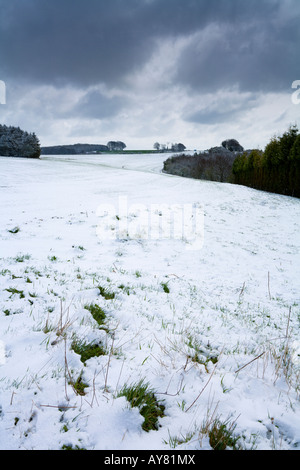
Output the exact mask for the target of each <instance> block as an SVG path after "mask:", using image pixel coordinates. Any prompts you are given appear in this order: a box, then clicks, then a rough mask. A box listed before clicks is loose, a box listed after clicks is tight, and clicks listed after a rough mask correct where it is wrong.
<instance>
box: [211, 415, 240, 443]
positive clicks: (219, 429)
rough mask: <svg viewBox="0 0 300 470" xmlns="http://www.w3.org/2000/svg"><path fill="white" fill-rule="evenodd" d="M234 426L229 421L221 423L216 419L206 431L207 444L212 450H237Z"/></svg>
mask: <svg viewBox="0 0 300 470" xmlns="http://www.w3.org/2000/svg"><path fill="white" fill-rule="evenodd" d="M235 427H236V424H230V423H229V421H225V422H223V423H222V422H221V421H220V420H219V419H218V418H216V419H215V420H214V421H213V422H212V423H211V425H210V428H209V430H208V437H209V444H210V446H211V447H212V448H213V449H214V450H225V449H227V447H229V448H231V449H233V450H238V448H239V447H238V446H237V442H238V440H239V437H238V436H235V435H234V430H235Z"/></svg>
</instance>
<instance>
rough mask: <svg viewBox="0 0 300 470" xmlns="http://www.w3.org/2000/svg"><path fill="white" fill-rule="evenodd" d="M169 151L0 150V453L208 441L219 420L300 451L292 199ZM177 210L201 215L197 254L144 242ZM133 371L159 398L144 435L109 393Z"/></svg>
mask: <svg viewBox="0 0 300 470" xmlns="http://www.w3.org/2000/svg"><path fill="white" fill-rule="evenodd" d="M165 158H166V156H165V155H147V156H141V155H101V156H61V157H50V156H49V157H46V156H44V157H42V158H41V159H40V160H25V159H16V158H4V157H2V158H0V216H1V225H0V240H1V244H0V449H35V450H37V449H62V448H84V449H110V450H129V449H143V450H146V449H150V450H152V449H157V450H158V449H159V450H169V449H176V450H201V449H204V450H206V449H211V448H212V447H211V440H210V436H211V432H210V431H212V428H213V427H214V425H215V426H216V425H217V424H218V425H220V424H222V425H223V429H224V428H225V427H226V430H227V431H228V434H229V433H231V435H232V436H234V437H235V438H236V447H239V448H241V449H258V450H261V449H267V450H268V449H276V450H285V449H295V450H299V449H300V402H299V393H300V337H299V327H300V291H299V279H300V258H299V248H300V246H299V245H300V201H299V200H298V199H293V198H289V197H284V196H280V195H274V194H267V193H263V192H260V191H255V190H251V189H249V188H245V187H239V186H233V185H229V184H219V183H213V182H208V181H195V180H188V179H183V178H180V177H175V176H170V175H165V174H162V173H161V168H162V163H163V161H164V160H165ZM120 201H123V203H124V201H126V203H127V208H128V213H126V212H125V211H124V210H123V209H124V208H123V209H122V207H120ZM155 204H158V205H162V206H161V207H162V210H160V209H159V208H158V206H153V205H155ZM175 204H177V207H179V208H180V207H183V206H184V207H185V208H186V211H187V210H188V209H187V208H188V207H189V208H191V207H193V208H194V209H195V208H197V209H198V211H199V213H200V212H202V213H203V216H204V222H203V220H202V219H201V217H199V220H198V226H197V229H199V240H200V243H199V246H198V248H197V246H193V244H192V242H193V240H191V237H189V236H185V235H184V234H183V236H182V237H180V236H176V237H173V238H172V237H171V236H170V237H167V236H164V237H159V236H157V237H155V236H151V237H149V236H148V237H147V233H146V235H145V229H147V224H149V220H152V219H150V214H152V213H154V216H155V217H156V220H159V218H161V220H164V221H166V217H165V213H164V212H163V208H164V207H167V208H168V207H169V208H170V211H169V213H168V214H169V215H170V212H172V211H173V212H174V213H175V209H174V208H175ZM108 205H110V206H108ZM163 205H166V206H163ZM152 206H153V207H154V209H153V207H152ZM109 207H112V208H113V207H115V212H114V211H110V210H109ZM105 208H108V210H105ZM167 211H168V210H167ZM148 216H149V218H148ZM177 216H179V213H177ZM167 222H168V223H169V222H170V221H168V220H167ZM168 226H170V223H169V225H168ZM148 228H149V227H148ZM121 229H122V230H121ZM146 232H147V230H146ZM165 235H166V233H165ZM177 235H178V233H177ZM201 237H203V238H201ZM104 293H110V294H114V295H110V296H105V295H104ZM107 297H112V298H107ZM91 304H97V305H98V306H99V307H101V309H102V310H103V311H104V312H105V322H104V325H102V326H99V322H97V321H96V320H95V318H94V317H93V316H92V314H91V311H90V310H89V309H88V308H87V306H88V305H91ZM76 342H77V344H79V343H80V344H94V345H95V344H96V345H100V344H101V346H102V348H103V351H104V353H103V354H102V355H100V356H98V357H96V356H94V357H91V358H90V359H88V360H86V361H85V363H84V362H83V360H82V358H81V356H80V354H78V352H75V350H74V349H75V348H74V344H76ZM142 379H144V381H145V383H149V387H150V388H151V389H152V391H153V392H154V394H155V397H156V399H157V402H158V403H160V404H163V405H164V416H162V417H160V418H159V427H158V429H157V430H151V431H149V432H146V431H144V430H143V429H142V424H143V417H142V415H141V414H140V412H139V409H138V408H137V407H131V406H130V404H129V402H128V400H126V398H125V397H124V396H118V393H119V392H120V391H121V390H122V388H123V387H124V385H127V386H131V385H134V384H137V383H138V382H139V381H140V380H142ZM79 384H84V385H85V388H84V390H83V391H82V389H81V390H79ZM237 438H238V439H237Z"/></svg>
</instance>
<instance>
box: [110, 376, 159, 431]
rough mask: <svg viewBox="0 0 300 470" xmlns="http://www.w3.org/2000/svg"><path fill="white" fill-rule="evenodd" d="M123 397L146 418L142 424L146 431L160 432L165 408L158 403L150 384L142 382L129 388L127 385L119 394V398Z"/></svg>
mask: <svg viewBox="0 0 300 470" xmlns="http://www.w3.org/2000/svg"><path fill="white" fill-rule="evenodd" d="M122 396H124V397H126V399H127V400H128V402H129V403H130V405H131V407H137V408H138V409H139V412H140V414H141V415H142V416H143V418H144V422H143V424H142V428H143V430H144V431H146V432H148V431H151V430H158V418H160V417H163V416H164V410H165V407H164V405H162V404H159V403H158V401H157V399H156V397H155V394H154V392H153V390H152V389H150V388H149V384H148V383H144V381H143V380H141V381H140V382H138V383H137V384H134V385H131V386H129V387H128V386H127V385H125V386H124V387H123V388H122V389H121V390H120V392H119V393H118V397H122Z"/></svg>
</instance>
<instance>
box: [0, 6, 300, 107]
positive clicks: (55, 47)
mask: <svg viewBox="0 0 300 470" xmlns="http://www.w3.org/2000/svg"><path fill="white" fill-rule="evenodd" d="M298 7H299V0H286V1H285V0H280V1H279V0H249V1H247V2H245V1H241V0H109V1H108V0H59V1H58V0H51V1H49V0H26V1H24V0H0V8H1V18H0V61H1V77H0V78H1V79H4V80H8V79H11V80H12V79H13V80H23V81H27V82H28V81H30V82H32V83H33V84H34V83H42V84H56V85H59V84H62V85H65V84H69V83H71V84H74V85H76V86H79V87H83V86H90V85H94V84H97V83H105V84H106V85H109V86H117V85H118V86H120V85H121V84H122V83H123V79H124V78H125V77H126V76H128V75H129V74H130V73H133V72H136V71H137V70H139V69H140V68H141V67H142V66H143V65H145V64H146V63H147V61H148V60H149V59H150V57H151V56H152V54H153V53H154V52H155V48H156V47H157V44H159V41H163V40H164V39H166V38H168V39H170V38H173V37H174V38H175V37H187V38H188V37H191V40H190V41H187V44H186V46H185V47H184V48H183V50H182V53H181V55H180V58H179V61H178V63H177V72H176V73H175V74H174V75H173V77H174V80H175V81H176V82H178V83H179V84H181V85H183V86H188V87H190V88H191V89H196V90H197V91H213V90H214V89H216V88H219V87H226V86H227V87H228V86H230V85H238V86H239V87H240V88H241V89H243V90H256V89H260V90H261V89H268V90H269V91H272V90H279V89H282V88H284V87H287V86H290V82H291V81H293V80H294V79H297V78H298V75H299V60H298V56H299V50H300V49H299V47H300V46H299V44H300V28H299V19H300V18H299V8H298ZM204 33H205V34H204ZM193 35H194V36H193ZM110 104H111V103H110Z"/></svg>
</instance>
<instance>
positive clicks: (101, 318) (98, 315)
mask: <svg viewBox="0 0 300 470" xmlns="http://www.w3.org/2000/svg"><path fill="white" fill-rule="evenodd" d="M84 308H85V309H86V310H88V311H89V312H90V313H91V315H92V317H93V318H94V320H95V321H96V322H97V323H98V325H99V326H103V325H104V324H105V319H106V313H105V312H104V310H103V309H102V308H101V307H99V305H97V304H89V305H85V306H84Z"/></svg>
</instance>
